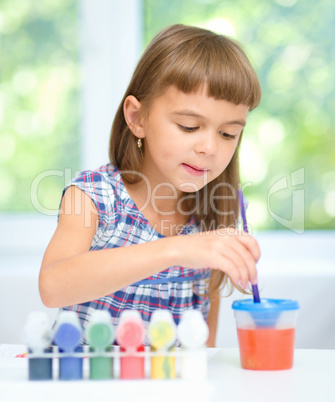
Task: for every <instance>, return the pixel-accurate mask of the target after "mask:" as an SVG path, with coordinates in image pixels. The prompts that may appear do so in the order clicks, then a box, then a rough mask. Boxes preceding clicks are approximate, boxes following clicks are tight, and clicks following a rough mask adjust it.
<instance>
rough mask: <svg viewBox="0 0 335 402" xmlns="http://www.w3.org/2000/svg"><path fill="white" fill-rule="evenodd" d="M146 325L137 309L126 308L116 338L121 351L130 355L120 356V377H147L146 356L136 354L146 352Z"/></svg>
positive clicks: (126, 378) (127, 378) (129, 378)
mask: <svg viewBox="0 0 335 402" xmlns="http://www.w3.org/2000/svg"><path fill="white" fill-rule="evenodd" d="M144 339H145V327H144V324H143V321H142V318H141V314H140V313H139V312H138V311H137V310H124V311H123V312H122V313H121V315H120V321H119V324H118V327H117V330H116V340H117V342H118V344H119V345H120V347H121V352H122V353H124V352H126V353H127V354H129V355H128V356H121V358H120V378H121V379H124V380H131V379H141V378H145V358H144V357H143V356H136V353H137V352H144V348H143V346H142V344H143V342H144Z"/></svg>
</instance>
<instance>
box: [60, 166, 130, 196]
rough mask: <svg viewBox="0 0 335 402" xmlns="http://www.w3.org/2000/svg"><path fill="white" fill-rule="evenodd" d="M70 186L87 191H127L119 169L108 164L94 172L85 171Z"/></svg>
mask: <svg viewBox="0 0 335 402" xmlns="http://www.w3.org/2000/svg"><path fill="white" fill-rule="evenodd" d="M68 185H77V186H79V187H82V188H83V189H85V190H86V191H87V190H88V191H99V192H100V193H101V192H107V193H108V192H110V191H113V192H117V193H119V194H120V195H122V193H123V192H124V191H125V187H124V184H123V182H122V178H121V174H120V171H119V169H118V168H117V167H116V166H114V165H112V164H111V163H108V164H106V165H102V166H100V167H99V168H97V169H94V170H83V171H82V172H80V173H79V174H77V175H76V176H75V177H74V178H73V179H72V180H71V181H70V183H69V184H68Z"/></svg>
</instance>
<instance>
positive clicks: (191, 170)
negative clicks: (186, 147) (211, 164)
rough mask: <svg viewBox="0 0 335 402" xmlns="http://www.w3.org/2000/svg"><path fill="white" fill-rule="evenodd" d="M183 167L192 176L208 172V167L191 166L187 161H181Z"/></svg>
mask: <svg viewBox="0 0 335 402" xmlns="http://www.w3.org/2000/svg"><path fill="white" fill-rule="evenodd" d="M182 165H183V168H184V169H185V170H186V171H187V172H188V173H189V174H191V175H193V176H203V175H204V174H206V173H208V171H209V170H208V169H206V168H199V167H197V166H191V165H188V164H187V163H182Z"/></svg>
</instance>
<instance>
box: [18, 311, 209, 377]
mask: <svg viewBox="0 0 335 402" xmlns="http://www.w3.org/2000/svg"><path fill="white" fill-rule="evenodd" d="M24 333H25V341H26V344H27V346H28V349H29V351H30V352H33V353H35V355H36V356H37V357H32V358H30V359H29V379H38V380H42V379H51V378H52V358H51V357H50V358H46V357H41V358H38V354H41V353H44V354H46V353H50V352H51V351H52V348H50V347H49V346H50V343H51V335H50V331H49V330H48V324H47V319H46V316H45V315H44V314H43V313H34V314H32V315H30V317H29V319H28V322H27V324H26V327H25V330H24ZM147 335H148V340H149V343H150V345H151V350H152V352H153V353H152V354H151V374H150V376H151V378H152V379H164V378H175V377H176V359H175V357H174V356H173V354H172V355H171V353H170V354H169V352H173V351H174V345H175V341H176V338H177V336H178V339H179V340H180V342H181V345H182V349H184V350H187V353H184V354H183V355H182V358H181V362H180V374H181V378H193V379H194V378H205V377H206V374H207V356H206V348H205V343H206V340H207V338H208V327H207V324H206V323H205V321H204V319H203V317H202V314H201V313H200V312H199V311H197V310H188V311H185V312H184V314H183V315H182V318H181V321H180V324H179V325H178V327H176V325H175V323H174V320H173V317H172V315H171V313H170V311H168V310H156V311H155V312H154V313H153V314H152V316H151V320H150V323H149V327H148V333H147ZM85 336H86V340H87V342H88V344H89V345H90V352H93V354H92V353H91V355H90V358H89V359H90V362H89V363H90V378H91V379H109V378H112V377H113V359H112V358H110V357H109V356H106V352H109V351H110V350H111V344H112V343H113V341H114V330H113V326H112V321H111V316H110V314H109V313H108V312H107V311H105V310H97V311H95V312H94V313H93V314H92V316H91V319H90V322H89V323H88V325H87V328H86V331H85ZM115 338H116V340H117V342H118V344H119V345H120V349H121V352H127V353H126V354H123V353H121V354H120V378H121V379H141V378H145V357H144V356H145V355H144V354H143V353H142V354H139V353H138V352H144V350H145V349H144V347H143V342H144V340H145V328H144V324H143V321H142V319H141V316H140V314H139V312H138V311H136V310H125V311H123V312H122V314H121V316H120V320H119V324H118V326H117V328H116V331H115ZM53 339H54V343H55V344H56V345H57V346H58V347H59V352H60V353H66V354H67V355H66V356H64V357H60V358H59V379H64V380H76V379H81V378H82V375H83V369H82V364H83V359H82V357H80V356H78V357H76V353H77V352H82V351H83V348H82V347H80V346H79V345H80V343H81V339H82V328H81V326H80V322H79V319H78V316H77V314H76V313H75V312H73V311H64V312H62V313H60V315H59V318H58V320H57V324H56V326H55V328H54V338H53ZM160 352H161V354H160ZM68 354H70V355H71V356H68Z"/></svg>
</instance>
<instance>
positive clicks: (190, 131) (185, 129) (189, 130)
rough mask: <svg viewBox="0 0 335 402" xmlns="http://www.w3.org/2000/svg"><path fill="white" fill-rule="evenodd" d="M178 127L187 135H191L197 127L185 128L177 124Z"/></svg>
mask: <svg viewBox="0 0 335 402" xmlns="http://www.w3.org/2000/svg"><path fill="white" fill-rule="evenodd" d="M178 126H179V127H180V128H181V129H182V130H183V131H186V132H187V133H192V131H195V130H197V129H198V128H199V127H186V126H182V125H180V124H178Z"/></svg>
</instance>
